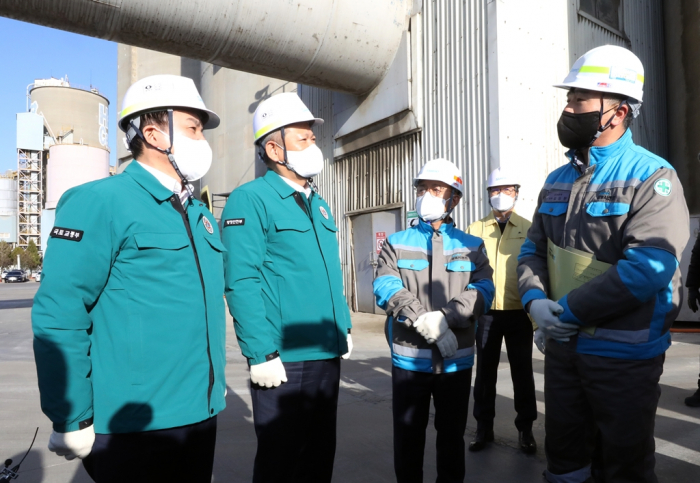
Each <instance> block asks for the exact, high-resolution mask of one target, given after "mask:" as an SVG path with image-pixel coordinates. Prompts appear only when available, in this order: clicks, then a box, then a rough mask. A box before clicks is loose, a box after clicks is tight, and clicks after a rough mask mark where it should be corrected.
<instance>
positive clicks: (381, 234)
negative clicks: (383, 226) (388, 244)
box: [375, 231, 386, 255]
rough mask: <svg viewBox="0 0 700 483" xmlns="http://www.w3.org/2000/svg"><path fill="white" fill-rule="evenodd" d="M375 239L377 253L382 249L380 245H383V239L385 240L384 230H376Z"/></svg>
mask: <svg viewBox="0 0 700 483" xmlns="http://www.w3.org/2000/svg"><path fill="white" fill-rule="evenodd" d="M375 239H376V240H377V255H379V252H381V251H382V247H383V246H384V240H386V232H385V231H378V232H377V233H376V236H375Z"/></svg>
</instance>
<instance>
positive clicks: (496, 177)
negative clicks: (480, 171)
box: [486, 168, 520, 189]
mask: <svg viewBox="0 0 700 483" xmlns="http://www.w3.org/2000/svg"><path fill="white" fill-rule="evenodd" d="M494 186H520V180H518V177H517V176H515V175H513V174H511V173H506V172H505V171H504V170H502V169H501V168H496V169H494V170H493V171H491V174H490V175H489V179H488V180H487V181H486V189H489V188H493V187H494Z"/></svg>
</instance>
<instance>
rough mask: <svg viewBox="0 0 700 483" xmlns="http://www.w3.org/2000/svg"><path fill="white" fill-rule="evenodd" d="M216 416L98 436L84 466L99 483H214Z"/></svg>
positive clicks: (84, 461)
mask: <svg viewBox="0 0 700 483" xmlns="http://www.w3.org/2000/svg"><path fill="white" fill-rule="evenodd" d="M215 446H216V416H214V417H213V418H210V419H207V420H206V421H202V422H201V423H196V424H189V425H187V426H180V427H177V428H169V429H160V430H157V431H144V432H140V433H116V434H96V435H95V444H94V445H93V446H92V452H90V454H89V455H88V457H87V458H85V459H84V460H83V466H84V467H85V470H86V471H87V473H88V475H90V478H92V479H93V480H94V481H95V482H96V483H123V482H125V481H128V482H131V483H153V482H154V481H162V482H171V481H172V482H175V481H187V482H188V483H189V482H194V483H211V475H212V470H213V467H214V447H215Z"/></svg>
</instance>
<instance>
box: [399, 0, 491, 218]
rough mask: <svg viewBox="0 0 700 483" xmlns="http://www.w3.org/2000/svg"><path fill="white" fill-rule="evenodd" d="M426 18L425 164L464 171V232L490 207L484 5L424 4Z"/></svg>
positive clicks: (459, 214)
mask: <svg viewBox="0 0 700 483" xmlns="http://www.w3.org/2000/svg"><path fill="white" fill-rule="evenodd" d="M422 17H423V66H422V67H423V112H424V120H423V133H422V134H423V139H422V144H423V159H424V160H425V161H427V160H429V159H434V158H438V157H445V158H447V159H449V160H450V161H452V162H454V163H456V164H457V166H459V168H460V169H461V170H462V173H463V175H464V177H463V179H464V184H465V196H464V201H463V202H462V203H460V206H459V207H458V208H457V210H455V217H454V218H455V221H456V222H457V226H460V227H466V226H467V225H468V224H469V223H471V222H472V221H475V220H477V219H479V218H480V217H481V216H482V213H483V212H484V210H485V209H486V206H487V201H486V199H485V196H484V195H485V182H486V177H487V175H488V171H489V161H488V106H487V69H486V2H484V1H476V2H475V1H473V0H463V1H449V2H446V1H444V0H432V1H424V2H423V12H422ZM420 164H422V163H420ZM418 167H420V166H418ZM416 171H417V170H416ZM407 174H408V175H410V176H413V175H414V174H415V172H414V173H410V172H409V173H407ZM410 205H411V206H410V207H408V208H409V209H412V208H413V200H411V201H410Z"/></svg>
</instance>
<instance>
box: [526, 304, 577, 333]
mask: <svg viewBox="0 0 700 483" xmlns="http://www.w3.org/2000/svg"><path fill="white" fill-rule="evenodd" d="M562 312H564V307H562V306H561V305H559V304H558V303H556V302H554V301H553V300H549V299H538V300H533V301H532V302H530V315H531V316H532V319H533V320H534V321H535V323H536V324H537V327H539V329H541V330H542V332H544V335H546V336H547V337H551V338H552V339H556V340H561V341H567V340H569V336H572V335H576V334H577V333H578V329H579V326H578V325H574V324H567V323H566V322H562V321H561V320H559V314H561V313H562Z"/></svg>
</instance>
